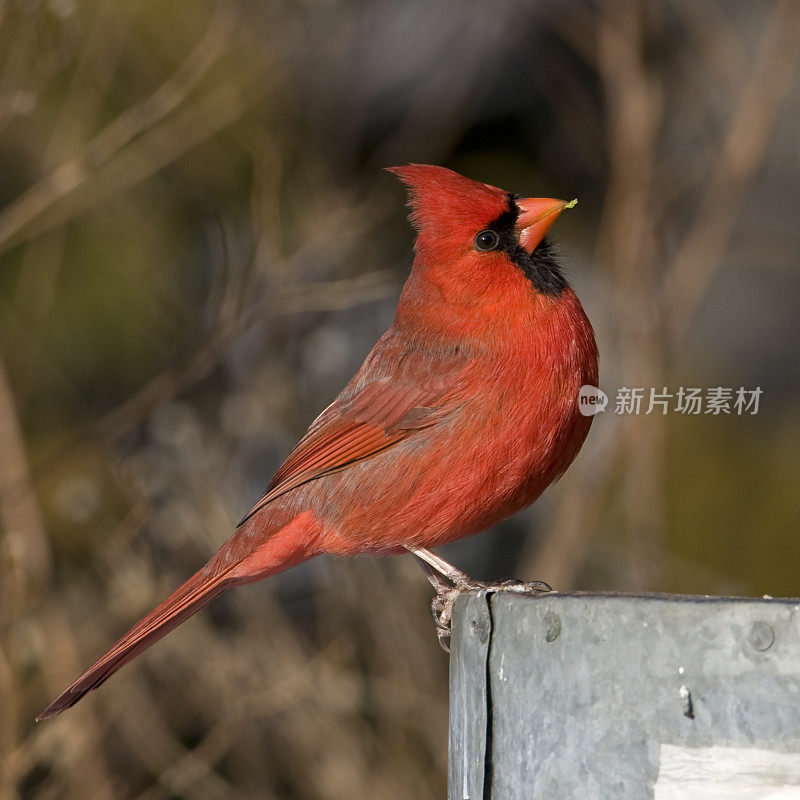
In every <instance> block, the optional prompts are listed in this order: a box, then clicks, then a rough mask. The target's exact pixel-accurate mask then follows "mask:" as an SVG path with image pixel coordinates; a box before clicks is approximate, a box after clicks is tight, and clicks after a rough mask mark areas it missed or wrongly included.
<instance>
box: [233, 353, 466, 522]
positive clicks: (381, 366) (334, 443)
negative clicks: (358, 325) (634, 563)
mask: <svg viewBox="0 0 800 800" xmlns="http://www.w3.org/2000/svg"><path fill="white" fill-rule="evenodd" d="M465 370H466V362H465V360H464V359H463V358H459V357H458V356H447V357H442V356H436V357H431V356H430V354H424V353H420V352H408V351H406V352H402V351H399V350H398V348H397V347H396V346H392V344H389V343H386V342H385V341H384V340H383V339H382V340H381V341H380V342H379V343H378V345H376V348H375V350H373V352H372V353H371V354H370V356H369V357H368V358H367V360H366V361H365V363H364V366H363V367H362V368H361V370H360V371H359V373H358V374H357V375H356V376H355V378H353V380H352V381H351V382H350V384H348V386H347V387H345V389H344V391H343V392H342V394H341V395H340V396H339V398H337V399H336V400H335V401H334V402H333V403H331V405H329V406H328V407H327V408H326V409H325V410H324V411H323V412H322V414H320V415H319V417H317V419H316V420H315V421H314V422H313V423H312V424H311V427H310V428H309V429H308V432H307V433H306V435H305V436H304V437H303V438H302V439H301V440H300V442H299V443H298V445H297V447H296V448H295V449H294V450H293V451H292V453H291V454H290V455H289V457H288V458H287V459H286V461H284V463H283V465H282V466H281V468H280V469H279V470H278V471H277V472H276V473H275V476H274V477H273V479H272V480H271V481H270V483H269V485H268V486H267V488H266V490H265V493H264V495H263V496H262V497H261V499H260V500H258V502H257V503H256V504H255V505H254V506H253V507H252V508H251V509H250V511H249V512H248V513H247V515H246V516H245V517H244V519H242V521H241V522H240V523H239V525H240V526H241V525H242V524H244V523H245V522H247V520H249V519H250V518H251V517H252V516H254V515H255V514H257V513H258V512H259V511H261V509H262V508H264V506H266V505H267V504H268V503H269V502H271V501H272V500H274V499H275V498H276V497H280V496H281V495H282V494H285V493H286V492H289V491H291V490H292V489H295V488H297V487H298V486H300V485H302V484H304V483H307V482H308V481H311V480H314V479H315V478H319V477H321V476H323V475H328V474H330V473H331V472H336V471H338V470H340V469H343V468H344V467H347V466H348V465H350V464H353V463H355V462H356V461H362V460H363V459H365V458H369V457H370V456H373V455H375V454H376V453H379V452H381V451H382V450H385V449H387V448H389V447H392V446H393V445H396V444H397V443H399V442H401V441H402V440H403V439H405V438H407V437H408V436H410V435H412V434H413V433H414V432H415V431H418V430H421V429H423V428H427V427H429V426H430V425H433V424H434V423H436V422H437V421H438V420H440V419H442V418H444V417H445V416H447V415H448V414H450V413H451V412H452V411H454V410H455V409H456V408H457V407H458V404H459V403H458V401H457V400H456V396H455V392H454V391H453V390H454V389H457V388H458V386H459V385H461V379H462V377H463V374H464V372H465Z"/></svg>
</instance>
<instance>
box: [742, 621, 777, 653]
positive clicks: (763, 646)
mask: <svg viewBox="0 0 800 800" xmlns="http://www.w3.org/2000/svg"><path fill="white" fill-rule="evenodd" d="M747 641H748V642H750V645H751V646H752V647H753V648H754V649H755V650H758V651H760V652H762V653H763V652H764V651H765V650H769V649H770V647H772V645H773V644H774V643H775V631H774V630H773V629H772V626H770V625H769V624H767V623H766V622H762V621H758V622H754V623H753V627H752V628H750V634H749V636H748V637H747Z"/></svg>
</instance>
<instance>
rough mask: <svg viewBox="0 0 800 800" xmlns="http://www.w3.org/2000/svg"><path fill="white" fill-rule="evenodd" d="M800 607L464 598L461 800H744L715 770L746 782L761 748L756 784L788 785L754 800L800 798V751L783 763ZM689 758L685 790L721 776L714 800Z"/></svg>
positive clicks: (799, 692)
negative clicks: (736, 773)
mask: <svg viewBox="0 0 800 800" xmlns="http://www.w3.org/2000/svg"><path fill="white" fill-rule="evenodd" d="M799 602H800V601H797V600H762V599H749V598H706V597H688V596H675V595H647V596H631V595H603V594H574V595H562V594H553V595H544V596H539V597H531V596H525V595H518V594H511V593H497V594H492V595H489V596H488V597H487V596H486V595H485V594H484V593H477V594H470V595H464V596H462V597H460V598H459V599H458V601H457V602H456V607H455V612H454V621H453V642H452V656H451V667H450V714H451V717H450V773H449V795H448V796H449V798H450V800H486V799H487V798H491V799H492V800H517V799H519V800H536V799H538V798H541V799H542V800H544V799H545V798H547V800H559V799H560V798H581V800H595V799H596V800H610V799H611V798H626V800H628V799H629V800H652V798H654V797H656V798H657V800H658V798H662V797H663V798H667V797H673V796H674V797H681V796H683V797H687V798H688V797H719V798H723V797H724V798H728V797H734V796H737V795H735V794H733V795H732V794H725V793H724V791H723V789H720V788H719V785H717V788H716V789H714V787H713V786H711V784H712V783H713V780H714V779H713V778H711V777H708V775H712V774H713V773H714V764H715V763H717V768H718V766H719V764H721V763H736V764H738V763H741V764H742V765H743V766H742V769H743V774H744V772H746V771H747V768H746V764H745V762H747V759H748V758H749V756H748V755H747V754H748V753H752V754H754V755H753V761H752V763H753V764H754V765H756V766H753V767H752V770H751V772H752V771H753V770H754V771H755V773H754V774H756V776H757V779H756V780H760V779H761V777H763V780H764V785H765V786H766V785H768V784H769V781H770V780H772V781H776V782H777V783H775V786H776V787H777V789H775V790H774V791H773V793H772V794H759V793H758V789H757V788H756V790H755V793H749V794H747V795H746V797H748V798H751V797H752V798H758V797H767V796H770V797H772V796H774V797H781V798H784V797H787V798H788V797H800V756H798V758H797V759H795V758H794V757H793V756H786V755H782V754H792V753H798V754H800V604H798V603H799ZM727 748H742V749H741V750H730V749H727ZM732 753H733V754H739V753H741V756H739V755H734V756H733V757H732V756H731V754H732ZM765 753H766V755H764V754H765ZM770 753H772V754H775V755H774V758H773V759H772V761H773V762H774V763H775V764H776V765H779V766H775V770H777V771H778V772H780V776H779V777H775V775H773V776H770V775H769V774H768V773H769V772H770V767H769V763H771V762H770ZM676 754H677V755H676ZM682 754H684V755H685V756H686V757H685V758H684V757H683V755H682ZM667 756H668V757H669V759H670V764H669V765H667V764H665V763H662V762H665V759H666V758H667ZM717 756H719V757H717ZM726 758H727V759H728V761H727V762H726V761H725V759H726ZM731 758H733V760H732V761H731ZM698 759H700V761H698ZM702 759H706V761H707V762H708V769H707V772H708V775H705V774H703V767H702V763H701V762H702ZM715 759H716V761H715ZM764 759H766V761H765V760H764ZM683 763H686V764H692V765H693V766H692V768H691V770H690V771H692V773H693V774H692V775H689V774H688V772H687V774H686V776H685V781H686V783H685V785H686V786H687V787H688V786H689V785H690V784H691V781H695V783H694V784H691V785H692V786H695V787H696V786H700V785H701V784H702V782H703V781H706V783H708V785H709V786H711V789H710V790H709V792H708V793H706V794H704V793H703V792H702V791H701V790H697V789H696V788H695V790H693V792H689V791H688V789H687V792H685V793H681V785H682V784H681V781H682V780H683V776H682V774H681V768H680V766H679V767H677V768H676V767H675V765H676V764H678V765H680V764H683ZM698 763H700V764H701V766H699V767H698V766H697V764H698ZM795 763H796V767H795V766H793V765H794V764H795ZM765 764H766V766H765ZM727 771H728V773H730V767H728V768H727ZM695 773H696V774H695ZM795 773H797V774H795ZM776 775H777V772H776ZM758 776H761V777H758ZM743 780H744V779H743ZM795 780H796V784H795ZM709 782H710V783H709ZM702 785H705V784H702ZM732 785H734V786H735V781H733V782H732ZM769 785H772V784H769ZM787 787H788V789H787ZM793 787H794V788H795V789H796V794H794V793H792V792H793V791H794V789H793ZM787 791H788V792H789V794H786V792H787Z"/></svg>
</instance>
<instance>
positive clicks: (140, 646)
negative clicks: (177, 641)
mask: <svg viewBox="0 0 800 800" xmlns="http://www.w3.org/2000/svg"><path fill="white" fill-rule="evenodd" d="M204 572H205V570H201V571H200V572H197V573H195V574H194V575H193V576H192V577H191V578H189V580H188V581H186V583H184V584H183V586H181V587H180V588H179V589H177V590H176V591H175V592H173V593H172V594H171V595H170V596H169V597H168V598H167V599H166V600H164V602H163V603H161V605H159V606H158V607H157V608H155V609H153V611H151V612H150V613H149V614H148V615H147V616H146V617H145V618H144V619H142V620H141V621H140V622H138V623H137V624H136V625H135V626H134V627H133V628H131V629H130V630H129V631H128V633H126V634H125V635H124V636H123V637H122V638H121V639H120V640H119V641H118V642H117V643H116V644H115V645H114V646H113V647H112V648H111V649H110V650H109V651H108V652H107V653H105V655H103V656H101V657H100V658H99V659H98V660H97V661H95V663H94V664H92V666H91V667H89V669H87V670H86V672H84V673H83V675H81V676H80V677H79V678H78V679H77V680H75V681H74V682H73V683H72V684H71V685H70V686H69V687H68V688H67V689H65V690H64V691H63V692H62V693H61V694H60V695H59V696H58V697H57V698H56V699H55V700H53V702H52V703H50V705H49V706H47V708H46V709H45V710H44V711H42V713H41V714H39V716H37V717H36V721H37V722H40V721H41V720H43V719H47V717H52V716H53V715H54V714H58V713H59V712H60V711H63V710H64V709H66V708H69V707H70V706H73V705H75V703H77V702H78V700H80V699H81V698H82V697H83V696H84V695H85V694H86V693H87V692H90V691H91V690H92V689H96V688H97V687H98V686H99V685H100V684H101V683H103V681H105V680H106V678H109V677H110V676H111V675H113V674H114V673H115V672H116V671H117V670H118V669H119V668H120V667H122V666H124V665H125V664H127V663H128V662H129V661H130V660H131V659H133V658H135V657H136V656H137V655H139V653H141V652H142V651H143V650H146V649H147V648H148V647H150V645H152V644H155V643H156V642H157V641H158V640H159V639H160V638H161V637H162V636H166V635H167V634H168V633H169V632H170V631H171V630H172V629H173V628H176V627H177V626H178V625H180V624H181V623H182V622H183V621H184V620H186V619H188V618H189V617H190V616H192V614H194V613H195V612H196V611H199V610H200V609H201V608H202V607H203V606H204V605H206V604H207V603H210V602H211V601H212V600H213V599H214V598H215V597H218V596H219V595H220V594H222V592H224V591H225V589H227V588H228V587H229V586H230V585H231V581H230V579H229V578H227V575H226V574H225V573H222V574H219V575H216V576H214V577H211V578H209V577H208V576H207V574H204ZM226 578H227V580H226Z"/></svg>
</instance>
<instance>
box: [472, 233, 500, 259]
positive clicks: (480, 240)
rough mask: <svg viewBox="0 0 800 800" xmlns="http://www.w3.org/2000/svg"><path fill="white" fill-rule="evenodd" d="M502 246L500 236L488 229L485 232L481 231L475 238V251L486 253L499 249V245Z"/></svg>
mask: <svg viewBox="0 0 800 800" xmlns="http://www.w3.org/2000/svg"><path fill="white" fill-rule="evenodd" d="M499 244H500V236H499V235H498V233H497V232H496V231H493V230H490V229H488V228H487V229H486V230H485V231H481V232H480V233H479V234H478V235H477V236H476V237H475V249H476V250H481V251H483V252H484V253H485V252H486V251H487V250H494V249H496V248H497V245H499Z"/></svg>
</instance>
